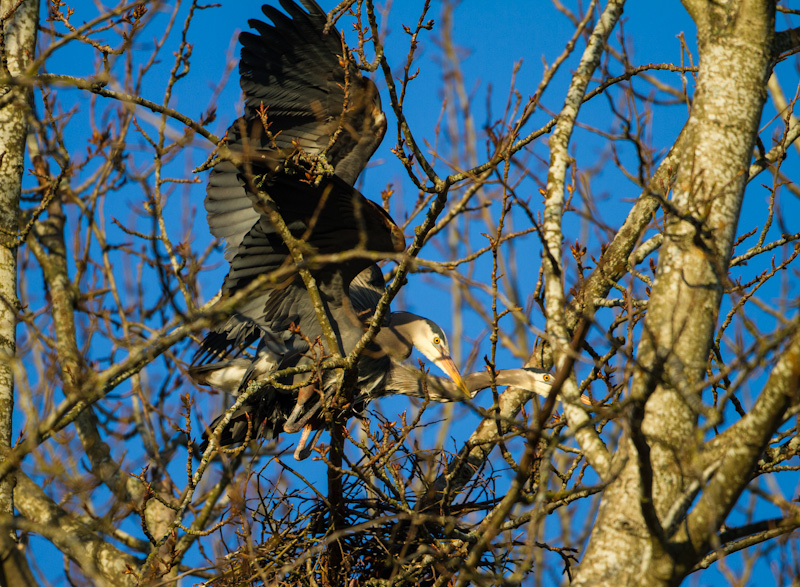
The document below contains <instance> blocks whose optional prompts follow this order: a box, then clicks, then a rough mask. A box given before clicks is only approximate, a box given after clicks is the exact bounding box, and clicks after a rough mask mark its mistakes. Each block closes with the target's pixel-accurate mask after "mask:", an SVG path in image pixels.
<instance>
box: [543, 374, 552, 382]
mask: <svg viewBox="0 0 800 587" xmlns="http://www.w3.org/2000/svg"><path fill="white" fill-rule="evenodd" d="M551 379H552V376H550V375H548V374H545V376H544V380H545V382H546V383H549V382H550V380H551Z"/></svg>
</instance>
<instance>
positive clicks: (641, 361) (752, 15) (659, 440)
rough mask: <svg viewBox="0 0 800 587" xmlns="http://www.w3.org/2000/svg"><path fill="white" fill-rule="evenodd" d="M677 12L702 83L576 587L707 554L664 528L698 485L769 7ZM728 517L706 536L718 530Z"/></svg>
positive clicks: (770, 29)
mask: <svg viewBox="0 0 800 587" xmlns="http://www.w3.org/2000/svg"><path fill="white" fill-rule="evenodd" d="M684 5H685V6H686V8H687V9H688V10H689V12H690V14H691V15H692V17H693V18H694V20H695V22H696V23H697V27H698V41H699V42H698V45H699V53H700V73H699V76H698V86H697V91H696V93H695V96H694V101H693V104H692V113H691V116H690V119H689V122H688V125H687V128H686V133H687V135H686V141H685V143H684V148H683V152H682V154H681V158H680V168H679V171H678V177H677V181H676V185H675V187H674V190H673V195H672V198H671V200H670V201H669V203H668V204H666V205H665V208H666V212H667V214H668V219H669V220H668V222H667V226H666V230H665V234H664V246H663V249H662V252H661V255H660V258H659V264H658V271H657V273H656V280H655V283H654V287H653V292H652V296H651V298H650V301H649V305H648V313H647V318H646V320H645V324H644V328H643V332H642V338H641V342H640V344H639V348H638V354H637V358H638V361H637V370H636V372H635V376H634V382H633V387H632V391H631V395H632V400H633V409H632V417H631V426H630V431H629V435H628V438H627V440H626V444H625V446H624V450H621V451H620V452H619V453H618V454H617V455H616V462H615V465H616V466H612V469H616V470H618V469H619V468H621V469H622V471H621V473H620V474H619V476H618V477H616V479H615V480H614V481H613V483H612V484H611V486H610V487H609V488H608V490H607V491H606V493H605V495H604V497H603V502H602V505H601V507H600V511H599V514H598V519H597V522H596V524H595V530H594V532H593V534H592V536H591V539H590V542H589V545H588V547H587V550H586V553H585V556H584V559H583V561H582V563H581V567H580V569H579V572H578V575H577V577H576V580H575V582H574V584H575V585H615V586H619V585H648V586H651V585H675V584H678V583H680V581H681V580H682V579H683V578H684V577H685V576H686V574H687V573H688V572H689V571H690V570H691V568H692V566H693V565H694V563H695V562H696V561H697V560H698V558H697V557H698V556H701V555H702V554H704V553H695V552H693V551H692V550H691V549H686V548H682V545H680V544H678V543H676V542H675V541H674V540H672V536H671V535H670V532H669V531H668V530H669V528H666V526H667V524H666V522H667V521H668V520H667V518H668V513H669V512H670V510H671V509H672V508H673V506H675V505H676V504H677V503H678V502H679V499H680V497H681V495H682V493H683V492H684V491H685V490H686V488H687V486H688V485H689V484H690V483H691V482H692V481H701V482H702V477H703V471H702V470H693V468H692V467H691V466H688V465H689V464H690V463H691V462H692V460H693V456H694V455H695V454H696V453H697V452H698V451H701V450H702V447H703V445H702V442H703V440H702V438H699V437H698V436H697V435H696V433H695V430H696V424H697V417H698V413H697V411H696V409H695V406H696V405H698V404H699V402H700V397H699V393H700V391H699V390H701V389H702V385H699V384H700V383H701V382H702V381H703V379H704V376H705V372H706V365H707V359H708V357H709V352H710V349H711V344H712V338H713V333H714V328H715V326H716V322H717V317H718V314H719V307H720V302H721V299H722V293H723V289H724V287H725V286H726V279H727V274H728V264H729V261H730V255H731V250H732V245H733V239H734V235H735V231H736V225H737V222H738V218H739V212H740V209H741V204H742V196H743V194H744V188H745V184H746V180H747V177H748V168H749V165H750V161H751V157H752V153H753V147H754V144H755V140H756V136H757V132H758V125H759V121H760V117H761V110H762V107H763V105H764V101H765V99H766V82H767V79H768V78H769V75H770V71H771V67H772V65H773V54H772V38H773V34H774V10H775V7H774V3H773V2H770V1H763V0H762V1H748V0H741V1H736V2H728V3H723V4H712V3H710V2H706V1H705V0H685V1H684ZM653 471H658V472H659V474H658V475H657V476H654V475H653ZM740 474H742V475H748V474H749V471H741V472H740ZM636 503H638V504H639V507H634V508H631V507H630V504H636ZM732 504H733V501H732V502H731V506H732ZM728 511H729V509H726V510H725V511H724V512H720V515H719V516H718V517H719V519H715V520H713V521H711V523H710V524H709V527H708V529H707V530H706V532H710V533H714V532H716V531H717V530H718V529H719V526H720V525H721V524H722V522H723V521H724V518H725V515H727V512H728Z"/></svg>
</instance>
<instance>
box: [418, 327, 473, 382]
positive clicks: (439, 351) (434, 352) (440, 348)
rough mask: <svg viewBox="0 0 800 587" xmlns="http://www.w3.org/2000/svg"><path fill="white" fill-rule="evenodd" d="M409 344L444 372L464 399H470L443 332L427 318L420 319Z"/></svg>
mask: <svg viewBox="0 0 800 587" xmlns="http://www.w3.org/2000/svg"><path fill="white" fill-rule="evenodd" d="M411 343H412V344H413V345H414V347H415V348H416V349H417V350H418V351H419V352H421V353H422V354H423V355H425V357H427V358H428V360H430V361H431V362H432V363H433V364H434V365H436V366H437V367H439V369H441V370H442V371H444V372H445V373H446V374H447V376H448V377H450V379H452V380H453V381H454V382H455V384H456V385H458V388H459V389H460V390H461V391H463V392H464V395H465V396H466V397H471V394H470V392H469V389H467V385H466V384H465V383H464V379H463V378H462V377H461V373H459V371H458V367H456V364H455V362H454V361H453V358H452V357H451V356H450V346H449V345H448V344H447V337H446V336H445V334H444V331H443V330H442V329H441V328H439V326H438V325H437V324H435V323H434V322H431V321H430V320H428V319H427V318H422V317H420V318H419V320H416V321H415V322H414V327H413V330H412V331H411Z"/></svg>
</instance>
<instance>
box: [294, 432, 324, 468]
mask: <svg viewBox="0 0 800 587" xmlns="http://www.w3.org/2000/svg"><path fill="white" fill-rule="evenodd" d="M311 430H313V428H312V427H311V424H306V425H305V427H304V428H303V434H301V435H300V442H298V443H297V447H296V448H295V449H294V459H295V460H296V461H303V460H305V459H307V458H308V456H309V455H310V454H311V451H312V450H314V447H315V446H316V444H317V440H319V435H320V434H322V428H320V429H319V430H317V431H316V432H315V433H314V437H313V438H312V439H311V442H310V443H308V444H306V441H307V440H308V435H309V434H311Z"/></svg>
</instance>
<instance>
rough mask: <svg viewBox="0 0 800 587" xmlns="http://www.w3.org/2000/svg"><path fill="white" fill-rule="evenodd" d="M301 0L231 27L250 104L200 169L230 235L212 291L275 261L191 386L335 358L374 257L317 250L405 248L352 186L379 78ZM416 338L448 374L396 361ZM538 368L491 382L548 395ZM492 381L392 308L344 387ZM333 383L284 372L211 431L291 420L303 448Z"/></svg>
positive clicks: (242, 431)
mask: <svg viewBox="0 0 800 587" xmlns="http://www.w3.org/2000/svg"><path fill="white" fill-rule="evenodd" d="M301 2H302V4H303V5H304V6H305V8H306V9H307V11H306V10H303V9H301V8H300V7H299V6H298V5H297V4H296V3H294V2H291V1H289V0H281V5H282V6H283V8H284V10H285V11H286V12H287V13H288V16H287V15H286V14H283V13H282V12H280V11H278V10H277V9H275V8H274V7H271V6H263V7H262V11H263V13H264V14H265V15H266V16H267V17H268V18H269V19H270V20H271V21H272V24H271V25H269V24H265V23H263V22H261V21H257V20H250V21H249V24H250V26H251V27H252V28H254V29H255V30H256V31H257V33H258V34H252V33H249V32H243V33H242V34H241V35H240V41H241V43H242V53H241V61H240V64H239V72H240V76H241V87H242V89H243V91H244V94H245V113H244V116H243V117H242V118H240V119H239V120H237V121H236V122H235V123H234V124H233V126H232V127H231V128H230V129H229V130H228V133H227V137H228V141H227V147H228V153H227V155H226V159H225V160H223V161H221V162H220V163H218V164H217V165H216V166H215V167H214V169H213V170H212V172H211V175H210V178H209V183H208V189H207V197H206V200H205V204H206V210H207V212H208V223H209V227H210V229H211V232H212V234H213V235H214V236H216V237H219V238H222V239H223V240H224V241H225V245H226V247H225V258H226V259H227V260H228V261H229V263H230V271H229V273H228V275H227V277H226V278H225V282H224V284H223V287H222V291H223V294H234V293H236V292H237V291H239V290H241V289H242V288H243V287H246V286H247V285H248V284H250V283H251V282H252V281H253V280H254V279H256V278H257V277H258V276H261V275H268V274H272V273H273V272H275V271H276V270H283V271H284V273H283V274H282V275H283V277H282V278H281V279H280V280H279V281H277V282H273V283H270V284H265V285H264V287H262V288H260V289H258V290H257V292H256V294H255V295H253V296H251V297H250V298H249V299H247V300H246V301H245V303H243V304H242V305H241V306H240V307H239V308H238V309H237V311H236V313H235V314H234V315H232V316H231V317H230V318H229V319H228V320H227V321H226V322H225V323H224V324H222V325H220V326H219V327H217V328H216V329H215V330H213V331H212V332H210V333H209V334H208V335H207V336H206V338H205V340H204V341H203V343H202V345H201V348H200V350H199V351H198V352H197V354H196V355H195V357H194V359H193V361H192V367H191V368H190V374H191V376H192V378H193V379H194V380H195V381H196V382H197V383H200V384H203V385H209V386H212V387H215V388H217V389H220V390H223V391H227V392H230V393H234V394H236V393H239V392H241V391H242V390H244V389H245V388H246V386H247V385H248V383H249V382H251V381H254V380H255V381H258V380H263V379H265V378H266V377H267V376H269V375H270V374H272V373H275V372H276V371H279V370H283V369H286V368H289V367H308V366H310V365H314V364H315V363H317V362H319V360H320V359H321V357H323V356H329V355H332V354H335V353H338V354H340V355H342V356H346V355H347V354H348V353H350V352H351V351H352V350H353V348H354V347H355V345H356V344H357V342H358V341H359V340H360V339H361V337H362V336H363V334H364V332H365V329H366V327H367V324H368V323H369V321H370V320H371V319H372V317H373V314H374V312H375V308H376V306H377V303H378V300H379V299H380V297H381V295H382V294H383V292H384V290H385V284H384V281H383V275H382V273H381V271H380V269H379V268H378V267H377V265H375V264H374V262H373V261H371V260H366V259H365V258H364V257H361V258H359V257H357V256H353V255H349V256H347V257H346V260H342V259H339V260H337V261H336V262H328V263H324V264H320V263H316V262H315V261H314V258H315V256H316V257H317V258H318V257H319V256H320V255H332V254H334V255H335V254H337V253H344V252H349V251H352V250H354V249H360V250H364V251H372V252H379V253H397V252H401V251H403V250H404V248H405V239H404V236H403V234H402V231H401V230H400V229H399V228H398V227H397V225H396V224H395V223H394V221H393V220H392V219H391V217H389V215H388V214H387V213H386V212H385V211H384V210H383V209H382V208H381V207H380V206H378V205H377V204H375V203H374V202H372V201H370V200H368V199H366V198H365V197H364V196H363V195H361V193H359V192H358V190H356V189H355V188H354V187H353V184H354V183H355V181H356V179H357V178H358V175H359V174H360V172H361V171H362V170H363V169H364V166H365V165H366V163H367V160H368V159H369V157H370V156H371V155H372V154H373V153H374V151H375V149H376V148H377V146H378V144H379V143H380V141H381V139H382V138H383V135H384V133H385V130H386V118H385V116H384V114H383V112H382V110H381V106H380V98H379V95H378V91H377V89H376V87H375V84H374V83H373V82H372V81H371V80H369V79H367V78H365V77H363V76H362V75H361V73H360V71H359V70H358V68H357V67H356V66H355V64H354V63H353V61H352V58H351V56H350V54H349V51H347V50H346V48H344V47H343V45H342V40H341V37H340V35H339V33H338V32H337V31H336V29H335V28H333V27H331V29H330V31H329V32H328V33H324V28H325V26H326V24H327V16H326V14H325V13H324V12H323V11H322V10H321V9H320V8H319V6H318V5H317V4H316V3H315V2H313V0H301ZM275 212H277V213H278V214H279V215H280V217H281V218H282V220H283V222H285V224H286V226H287V228H288V229H289V232H290V234H291V236H292V238H293V239H296V244H295V245H293V246H296V247H299V248H301V249H302V252H303V254H304V255H305V257H306V258H310V259H311V261H310V263H309V265H308V267H309V269H310V274H311V276H312V277H313V280H314V282H315V285H316V288H317V290H318V292H319V294H320V303H321V305H322V306H323V311H324V315H325V316H326V318H327V320H328V322H329V323H330V325H331V327H332V329H333V330H334V335H335V347H336V348H331V345H330V344H329V340H328V339H327V338H326V336H324V332H323V330H322V327H321V326H320V322H319V319H318V315H317V311H316V310H315V307H314V304H313V303H312V299H311V298H310V296H309V291H308V289H307V287H306V284H305V283H304V281H303V280H302V279H301V277H300V275H299V274H298V271H297V268H296V267H294V261H293V257H292V253H293V251H292V250H291V249H290V246H289V245H287V243H286V241H285V239H284V238H283V237H282V236H281V235H280V234H279V232H278V229H277V227H276V225H275V223H274V222H273V221H272V219H271V217H270V216H271V214H274V213H275ZM412 347H416V348H417V349H418V350H419V351H420V352H421V353H422V354H423V355H424V356H425V357H427V358H428V359H429V360H430V361H432V362H433V363H434V364H435V365H437V366H438V367H439V368H441V369H442V370H443V371H444V372H445V373H446V374H447V375H448V376H449V377H450V378H451V380H452V381H448V380H446V379H442V378H437V377H434V376H430V375H424V374H423V372H422V371H420V370H419V369H414V368H411V367H407V366H405V365H403V364H402V361H403V360H405V359H406V358H408V356H409V355H410V354H411V350H412ZM549 377H550V376H549V375H547V374H545V373H538V372H535V371H529V370H509V371H502V370H501V371H499V375H498V381H497V382H498V384H500V385H504V384H506V385H507V384H515V385H521V386H524V387H527V388H528V389H532V390H533V391H537V392H539V393H542V394H545V395H546V392H547V389H549V383H548V378H549ZM491 382H492V380H491V379H487V375H486V374H483V373H476V374H471V375H469V376H468V377H467V379H466V381H465V380H464V379H462V377H461V376H460V374H459V372H458V369H457V368H456V366H455V363H454V362H453V360H452V358H451V356H450V350H449V347H448V344H447V338H446V337H445V335H444V332H443V331H442V329H441V328H439V326H437V325H436V324H435V323H433V322H432V321H430V320H428V319H426V318H423V317H420V316H417V315H415V314H411V313H408V312H394V313H390V314H388V315H387V316H386V317H385V318H384V320H383V323H382V327H381V330H380V331H379V332H378V333H377V334H376V336H375V337H374V340H373V341H372V342H371V343H370V344H369V345H368V346H367V347H366V349H365V350H364V352H363V353H362V355H361V356H360V359H359V362H358V370H357V380H356V382H355V385H354V391H355V397H354V399H353V400H352V401H351V403H350V405H349V406H345V408H347V409H350V410H352V411H355V412H358V411H359V410H360V409H361V408H362V407H363V405H364V403H365V402H366V401H368V400H369V399H371V398H373V397H376V396H380V395H386V394H391V393H401V394H408V395H427V397H429V398H431V399H435V400H440V401H447V400H452V399H463V398H465V397H468V396H471V395H473V393H474V392H475V391H477V390H479V389H483V388H485V387H488V386H489V385H491ZM340 383H341V377H340V373H338V372H337V373H333V372H331V370H327V371H324V372H323V373H322V374H321V375H315V374H314V373H308V372H305V373H296V374H293V375H291V376H286V377H283V378H281V379H280V380H279V381H277V382H275V384H274V385H271V386H267V387H264V388H262V389H260V390H259V391H258V392H256V393H255V394H254V395H253V396H251V397H249V398H248V399H247V401H246V402H245V403H244V404H243V405H242V406H241V407H240V408H239V409H238V411H236V412H235V413H234V414H232V416H231V420H230V423H229V425H228V426H227V427H226V428H225V429H224V430H222V431H221V434H220V444H221V445H223V446H224V445H228V444H234V443H238V442H242V441H244V440H245V439H246V438H248V437H250V438H256V437H265V438H275V437H276V436H277V435H278V434H279V433H280V432H298V431H300V430H302V432H303V433H302V435H301V439H300V441H299V442H298V443H297V450H296V451H295V457H296V458H298V459H301V458H305V457H307V456H308V454H310V452H311V449H312V448H313V446H314V444H315V442H316V440H317V438H318V435H319V433H320V431H321V430H322V429H323V427H324V418H323V412H322V408H323V406H324V405H325V404H326V402H327V401H328V400H329V399H330V398H331V397H333V395H334V394H335V393H336V391H337V389H338V388H339V386H340ZM219 421H220V418H218V419H217V420H216V421H215V422H214V423H212V425H211V429H214V428H215V427H216V425H217V423H218V422H219ZM312 432H315V434H314V437H313V439H312V440H311V441H310V442H309V437H310V436H311V433H312ZM205 436H206V435H205V434H204V437H205Z"/></svg>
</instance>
